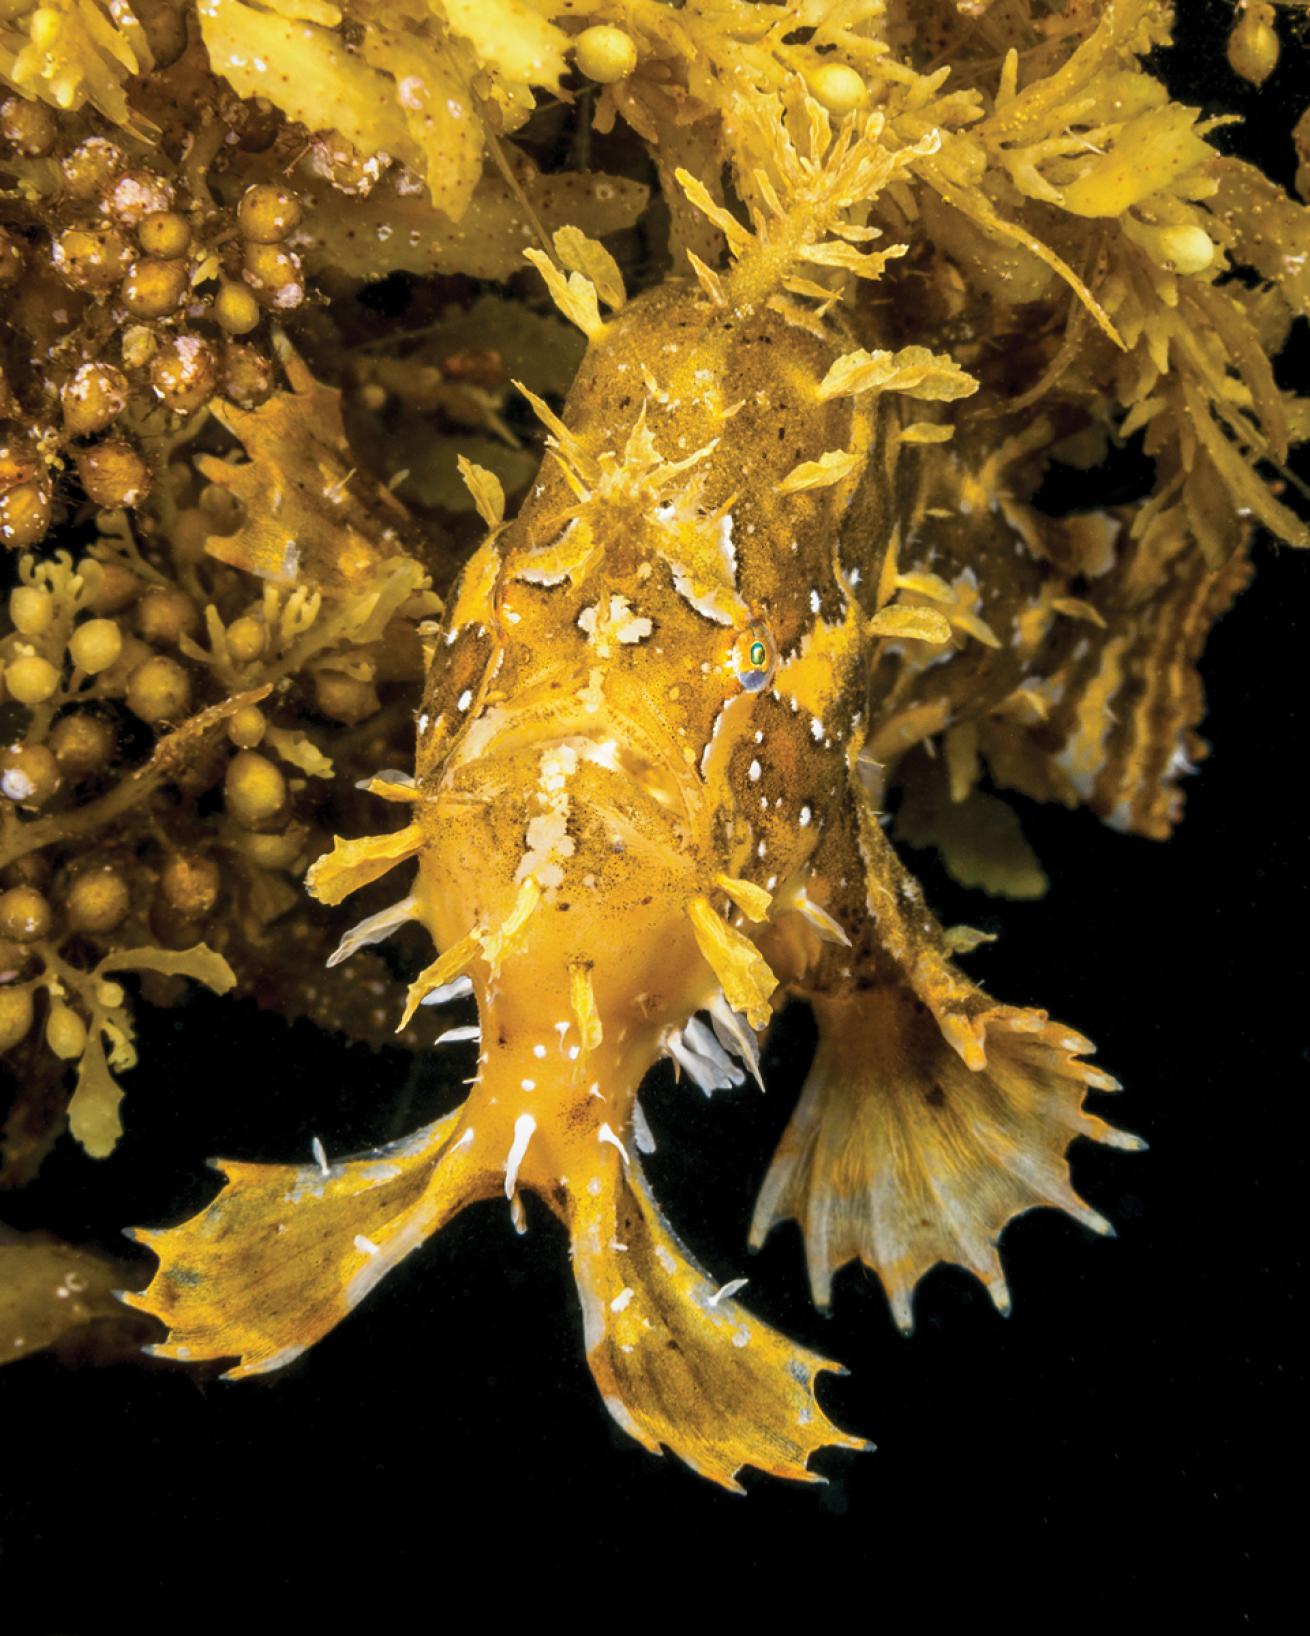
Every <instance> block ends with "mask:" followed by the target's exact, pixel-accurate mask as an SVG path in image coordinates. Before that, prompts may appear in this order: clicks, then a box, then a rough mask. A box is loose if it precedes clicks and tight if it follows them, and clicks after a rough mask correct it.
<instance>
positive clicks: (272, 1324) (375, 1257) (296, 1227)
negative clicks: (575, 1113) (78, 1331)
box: [120, 1109, 501, 1380]
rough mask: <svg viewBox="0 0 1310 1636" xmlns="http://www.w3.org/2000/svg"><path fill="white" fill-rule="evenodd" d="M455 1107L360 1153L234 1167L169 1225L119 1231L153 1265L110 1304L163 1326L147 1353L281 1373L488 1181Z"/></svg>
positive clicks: (237, 1371) (233, 1374)
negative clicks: (151, 1257) (191, 1212)
mask: <svg viewBox="0 0 1310 1636" xmlns="http://www.w3.org/2000/svg"><path fill="white" fill-rule="evenodd" d="M462 1120H463V1115H462V1110H458V1109H457V1110H456V1111H455V1112H454V1113H452V1114H449V1115H447V1117H446V1118H444V1119H439V1120H438V1121H437V1122H436V1123H435V1124H432V1125H428V1126H426V1127H425V1128H424V1129H423V1130H420V1131H418V1132H417V1133H416V1134H415V1135H413V1136H411V1137H408V1138H406V1139H405V1140H404V1141H401V1142H396V1143H393V1144H392V1145H391V1146H389V1147H384V1148H378V1149H376V1150H375V1151H374V1152H373V1153H371V1154H370V1155H368V1156H367V1157H364V1158H358V1159H351V1160H347V1161H345V1162H343V1163H341V1164H332V1165H329V1164H328V1163H327V1161H326V1158H324V1157H321V1156H320V1159H319V1162H317V1163H315V1164H312V1165H262V1164H236V1163H233V1162H232V1161H230V1160H223V1161H221V1162H220V1163H218V1164H217V1165H216V1168H217V1169H219V1170H220V1171H221V1173H222V1174H223V1175H224V1176H225V1177H226V1178H227V1185H226V1186H225V1187H224V1188H223V1191H222V1192H221V1193H220V1194H219V1195H218V1197H217V1198H216V1199H214V1200H213V1202H212V1203H211V1204H210V1205H208V1206H207V1208H205V1209H204V1210H202V1211H201V1212H200V1214H199V1215H197V1216H193V1217H192V1218H191V1220H190V1221H184V1222H182V1223H181V1225H180V1226H177V1227H169V1228H164V1229H162V1230H157V1231H147V1230H144V1229H137V1230H135V1231H134V1232H132V1233H131V1236H132V1237H134V1238H135V1239H136V1240H137V1241H138V1242H139V1243H143V1244H145V1245H147V1246H148V1247H149V1248H150V1249H152V1250H153V1251H154V1253H155V1254H156V1255H157V1256H158V1257H159V1270H158V1271H157V1272H156V1273H155V1276H154V1278H153V1279H152V1280H151V1282H150V1284H149V1286H148V1287H147V1288H146V1289H145V1290H144V1291H142V1292H141V1293H140V1294H131V1293H125V1294H123V1295H122V1296H121V1297H120V1299H122V1300H123V1301H125V1302H126V1303H127V1305H129V1306H133V1307H137V1308H139V1309H140V1310H141V1311H142V1312H149V1313H152V1314H153V1315H154V1316H155V1317H157V1318H160V1319H162V1320H163V1322H164V1323H166V1324H167V1325H168V1326H169V1335H168V1339H167V1341H166V1342H164V1343H163V1344H162V1345H160V1346H157V1347H154V1348H152V1350H153V1351H154V1353H155V1354H156V1355H158V1356H163V1357H167V1358H176V1359H179V1360H184V1361H186V1360H189V1361H192V1362H194V1361H198V1360H200V1359H205V1358H227V1357H234V1358H237V1359H239V1360H240V1361H239V1363H238V1364H237V1366H236V1367H235V1368H233V1369H231V1370H229V1371H228V1373H227V1375H225V1376H224V1379H230V1380H234V1379H238V1378H240V1377H241V1376H243V1375H257V1374H264V1373H267V1372H268V1371H270V1370H273V1369H280V1368H281V1367H282V1366H283V1365H284V1364H287V1363H290V1362H291V1360H292V1359H293V1358H296V1357H299V1355H300V1354H301V1353H302V1352H303V1351H305V1349H306V1348H307V1347H309V1346H312V1345H313V1344H314V1342H315V1341H317V1340H320V1339H321V1338H322V1337H323V1336H324V1335H326V1334H327V1332H328V1330H329V1329H331V1328H332V1327H333V1326H334V1325H335V1324H337V1323H339V1322H340V1321H341V1319H342V1318H344V1317H345V1316H346V1314H347V1313H348V1312H350V1311H351V1310H352V1308H354V1307H355V1306H356V1305H357V1304H358V1303H359V1302H360V1301H361V1300H362V1299H363V1298H364V1296H365V1295H367V1294H368V1292H369V1291H370V1290H371V1289H372V1288H373V1286H374V1285H375V1284H376V1283H377V1282H378V1281H379V1280H380V1279H381V1278H382V1277H383V1276H384V1275H385V1274H386V1273H388V1272H389V1271H390V1270H391V1268H392V1267H394V1266H396V1265H397V1263H398V1262H400V1261H401V1260H403V1259H404V1257H405V1256H407V1255H408V1254H409V1252H410V1251H411V1250H413V1249H416V1248H417V1247H418V1246H419V1245H420V1244H421V1243H423V1241H424V1240H425V1239H427V1238H429V1237H430V1236H431V1235H432V1234H433V1233H435V1232H436V1231H437V1229H438V1228H439V1227H441V1226H442V1225H443V1224H444V1223H445V1222H446V1221H448V1220H449V1219H450V1217H451V1216H453V1215H454V1214H455V1213H456V1212H457V1211H459V1210H460V1209H462V1208H463V1206H464V1205H465V1204H468V1203H471V1202H472V1201H473V1200H474V1199H475V1198H480V1197H483V1196H484V1195H485V1194H486V1193H489V1192H492V1191H494V1190H495V1188H496V1187H497V1186H498V1185H499V1184H500V1181H501V1178H500V1177H499V1176H498V1175H489V1174H488V1173H487V1172H485V1170H484V1169H483V1167H482V1166H481V1164H480V1162H479V1161H477V1160H476V1159H475V1158H474V1157H473V1155H472V1151H471V1142H470V1138H471V1136H472V1131H471V1130H470V1129H468V1128H467V1127H464V1128H463V1130H461V1126H462Z"/></svg>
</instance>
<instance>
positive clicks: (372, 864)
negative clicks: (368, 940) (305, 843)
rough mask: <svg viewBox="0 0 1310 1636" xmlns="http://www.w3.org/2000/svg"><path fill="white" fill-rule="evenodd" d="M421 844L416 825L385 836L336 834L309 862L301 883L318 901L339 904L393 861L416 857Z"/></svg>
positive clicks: (386, 869) (390, 865) (421, 838)
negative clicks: (347, 837) (348, 837)
mask: <svg viewBox="0 0 1310 1636" xmlns="http://www.w3.org/2000/svg"><path fill="white" fill-rule="evenodd" d="M422 846H423V831H422V829H421V828H420V827H419V825H418V824H408V825H406V827H405V828H404V829H397V830H393V831H392V833H391V834H389V835H361V836H359V837H358V838H357V839H355V840H350V841H348V840H343V839H342V837H341V836H340V835H338V836H337V837H336V839H335V841H334V842H333V845H332V850H331V852H325V853H324V854H323V856H322V857H321V858H319V859H318V860H317V861H316V862H315V863H313V864H311V865H310V868H309V872H308V873H307V874H306V876H305V886H306V887H307V889H308V890H309V891H310V892H311V893H312V894H313V895H314V896H315V897H316V898H317V899H318V901H319V902H320V903H340V902H341V901H342V899H343V898H348V897H349V896H350V894H351V893H352V892H358V891H359V889H360V887H361V886H367V885H368V884H369V882H370V881H375V880H377V879H378V878H379V877H380V876H382V875H385V874H386V872H387V871H388V870H389V869H394V868H395V867H396V865H397V864H400V863H404V862H405V860H406V859H407V858H413V857H416V856H417V855H418V853H419V851H420V850H421V848H422Z"/></svg>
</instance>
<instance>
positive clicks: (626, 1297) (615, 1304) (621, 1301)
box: [610, 1286, 633, 1312]
mask: <svg viewBox="0 0 1310 1636" xmlns="http://www.w3.org/2000/svg"><path fill="white" fill-rule="evenodd" d="M632 1296H633V1291H632V1290H631V1289H630V1288H629V1287H627V1286H625V1287H624V1288H623V1289H621V1290H620V1291H619V1293H618V1294H617V1295H616V1296H615V1297H614V1299H613V1300H612V1301H611V1302H610V1311H611V1312H622V1311H623V1309H624V1308H625V1307H626V1306H627V1305H628V1303H629V1301H631V1300H632Z"/></svg>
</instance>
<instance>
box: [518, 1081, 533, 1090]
mask: <svg viewBox="0 0 1310 1636" xmlns="http://www.w3.org/2000/svg"><path fill="white" fill-rule="evenodd" d="M519 1084H520V1085H521V1086H522V1088H523V1089H524V1090H525V1091H535V1090H536V1088H537V1082H536V1080H535V1079H521V1080H519Z"/></svg>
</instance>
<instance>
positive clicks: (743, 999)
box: [687, 897, 778, 1028]
mask: <svg viewBox="0 0 1310 1636" xmlns="http://www.w3.org/2000/svg"><path fill="white" fill-rule="evenodd" d="M687 915H688V917H689V919H690V920H691V929H692V931H693V933H694V934H695V938H696V944H697V947H698V948H699V949H700V951H701V953H702V954H703V955H704V956H705V958H706V960H707V961H708V962H709V964H710V967H711V969H712V970H713V972H714V975H715V976H716V977H717V978H718V980H719V985H720V987H721V988H722V989H723V992H724V994H725V995H726V997H727V1001H728V1004H729V1005H730V1006H731V1007H732V1009H733V1010H734V1011H740V1012H741V1013H742V1014H743V1015H744V1016H745V1018H746V1020H747V1022H749V1023H750V1025H751V1027H752V1028H763V1027H764V1026H765V1025H766V1024H767V1023H768V1021H769V1019H770V1018H771V1017H772V1015H773V1011H772V1008H771V1006H770V1005H769V997H770V995H772V993H773V991H774V990H775V989H776V988H777V986H778V979H777V978H776V977H775V976H774V974H773V972H772V971H771V970H770V969H769V963H768V961H767V960H766V959H765V958H764V956H763V955H762V954H761V953H760V951H759V950H758V949H757V948H756V947H755V945H754V943H752V942H751V940H750V939H749V938H748V937H743V936H742V934H741V933H740V932H739V931H737V930H736V929H735V928H734V927H732V926H729V925H728V923H727V921H726V920H724V919H723V918H722V916H721V915H719V914H718V913H717V912H716V910H715V909H714V906H713V905H712V904H711V903H710V901H709V899H708V898H702V897H696V898H692V900H691V902H690V903H689V904H688V905H687Z"/></svg>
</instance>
